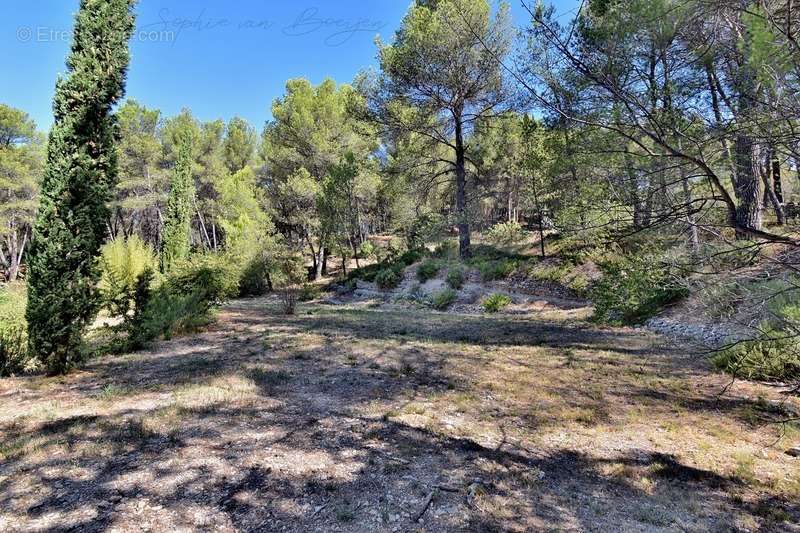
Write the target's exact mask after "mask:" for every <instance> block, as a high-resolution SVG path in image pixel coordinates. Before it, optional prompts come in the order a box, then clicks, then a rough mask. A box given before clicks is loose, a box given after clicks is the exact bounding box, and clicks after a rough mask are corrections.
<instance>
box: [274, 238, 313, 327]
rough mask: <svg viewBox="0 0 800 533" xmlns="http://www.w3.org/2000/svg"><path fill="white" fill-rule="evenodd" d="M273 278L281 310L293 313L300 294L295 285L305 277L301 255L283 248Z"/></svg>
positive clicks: (287, 313) (289, 313)
mask: <svg viewBox="0 0 800 533" xmlns="http://www.w3.org/2000/svg"><path fill="white" fill-rule="evenodd" d="M275 278H276V286H277V287H278V294H279V296H280V298H281V304H282V311H283V313H284V314H286V315H293V314H294V313H295V311H296V308H297V301H298V300H299V299H300V295H301V291H299V290H298V289H297V285H299V284H300V283H303V282H304V281H305V280H306V278H307V271H306V268H305V263H304V262H303V257H302V256H301V255H300V254H296V253H293V252H291V251H289V250H284V251H283V252H282V253H281V254H280V255H279V257H278V260H277V268H276V272H275Z"/></svg>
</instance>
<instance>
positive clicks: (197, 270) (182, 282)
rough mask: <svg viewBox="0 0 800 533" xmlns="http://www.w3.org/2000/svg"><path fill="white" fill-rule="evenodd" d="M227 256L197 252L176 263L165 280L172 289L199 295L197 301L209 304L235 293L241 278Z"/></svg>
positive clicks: (209, 305)
mask: <svg viewBox="0 0 800 533" xmlns="http://www.w3.org/2000/svg"><path fill="white" fill-rule="evenodd" d="M235 274H236V271H235V269H234V268H233V267H232V266H231V265H230V263H229V262H228V260H227V258H226V257H225V256H220V255H214V254H211V253H208V254H198V255H194V256H191V257H189V258H188V259H186V260H184V261H181V262H179V263H177V264H175V265H174V266H173V268H172V270H170V271H169V273H168V274H167V279H166V281H165V284H166V286H167V287H168V289H169V292H170V293H172V294H175V295H179V296H197V300H198V304H199V305H201V306H206V310H208V309H209V308H210V307H212V306H215V305H218V304H220V303H222V302H223V301H225V300H226V299H228V298H230V297H232V296H234V295H236V293H237V291H238V279H237V277H236V275H235Z"/></svg>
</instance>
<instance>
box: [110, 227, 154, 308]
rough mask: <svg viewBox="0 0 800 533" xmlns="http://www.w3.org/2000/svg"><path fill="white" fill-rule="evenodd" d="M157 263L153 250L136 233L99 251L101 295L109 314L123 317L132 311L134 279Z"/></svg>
mask: <svg viewBox="0 0 800 533" xmlns="http://www.w3.org/2000/svg"><path fill="white" fill-rule="evenodd" d="M157 265H158V261H157V259H156V255H155V252H154V251H153V249H152V248H150V246H148V245H147V243H145V242H144V241H143V240H142V239H141V238H139V236H137V235H131V236H130V237H128V238H127V239H124V238H118V239H115V240H113V241H111V242H109V243H107V244H106V245H105V246H103V248H102V249H101V251H100V284H99V287H100V294H101V295H102V298H103V307H104V308H105V309H107V310H108V311H109V313H111V315H112V316H121V317H126V316H128V314H129V313H130V311H131V308H132V306H133V300H134V292H135V291H136V280H137V279H138V277H139V276H140V275H141V274H142V272H144V271H145V270H148V269H155V268H156V267H157Z"/></svg>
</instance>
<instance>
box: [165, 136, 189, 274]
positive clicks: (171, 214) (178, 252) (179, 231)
mask: <svg viewBox="0 0 800 533" xmlns="http://www.w3.org/2000/svg"><path fill="white" fill-rule="evenodd" d="M179 143H180V145H179V146H178V158H177V160H176V161H175V170H174V171H173V173H172V180H171V183H170V191H169V198H167V210H166V214H165V216H164V236H163V240H162V241H163V242H162V248H161V269H162V271H165V272H166V271H167V270H169V268H170V266H172V265H173V264H174V263H175V261H178V260H180V259H184V258H185V257H187V256H188V255H189V237H190V232H191V223H192V203H193V202H194V195H195V190H194V178H193V176H192V138H191V135H190V134H188V133H182V134H181V136H180V140H179Z"/></svg>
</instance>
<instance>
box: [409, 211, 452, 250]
mask: <svg viewBox="0 0 800 533" xmlns="http://www.w3.org/2000/svg"><path fill="white" fill-rule="evenodd" d="M446 227H447V223H446V221H445V219H444V217H442V216H441V215H438V214H435V213H425V214H422V215H420V216H418V217H417V218H415V219H414V220H413V221H412V222H411V224H409V225H408V226H407V227H406V228H405V237H406V242H407V243H408V247H409V248H410V249H415V248H422V247H424V246H425V245H426V244H428V243H429V242H431V241H435V240H438V239H439V238H440V237H441V236H442V234H443V233H444V231H445V228H446Z"/></svg>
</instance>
